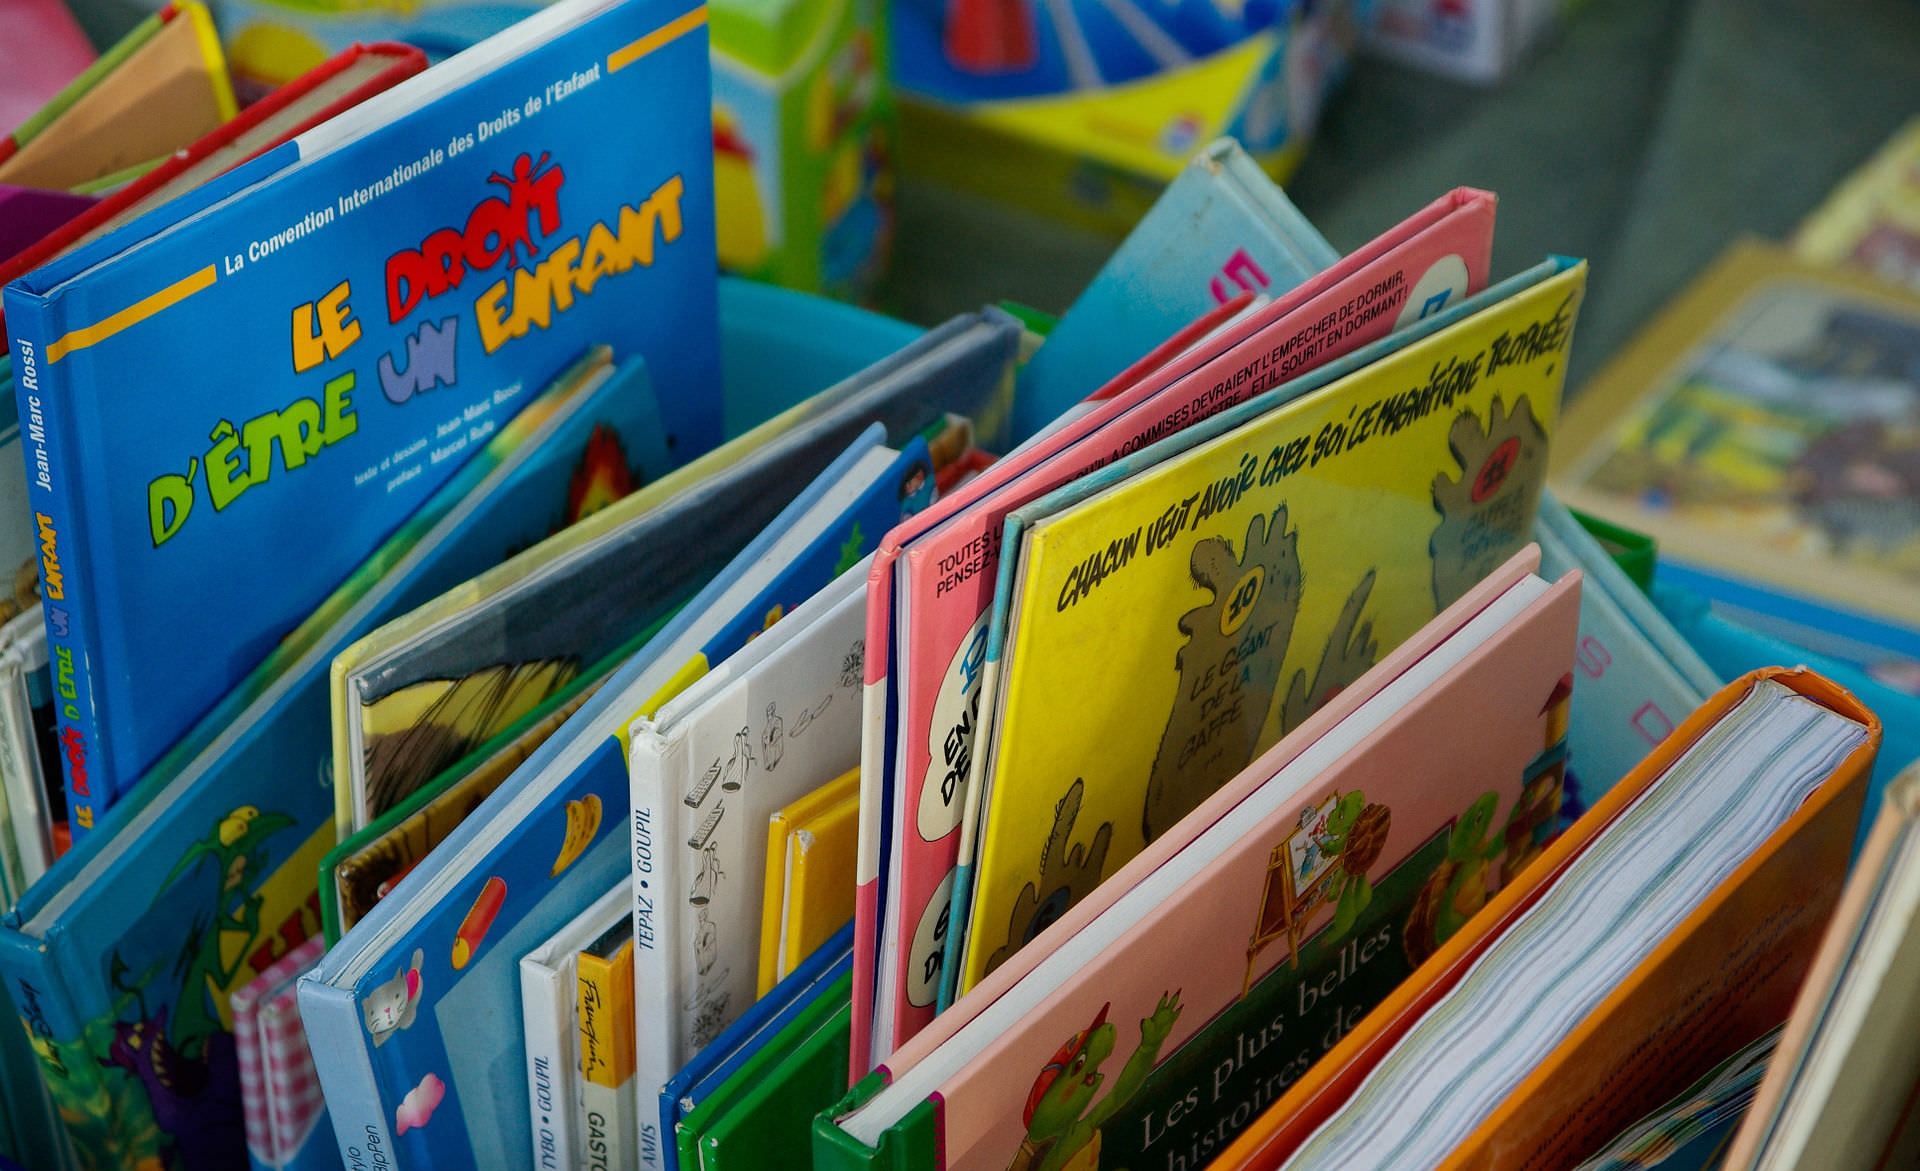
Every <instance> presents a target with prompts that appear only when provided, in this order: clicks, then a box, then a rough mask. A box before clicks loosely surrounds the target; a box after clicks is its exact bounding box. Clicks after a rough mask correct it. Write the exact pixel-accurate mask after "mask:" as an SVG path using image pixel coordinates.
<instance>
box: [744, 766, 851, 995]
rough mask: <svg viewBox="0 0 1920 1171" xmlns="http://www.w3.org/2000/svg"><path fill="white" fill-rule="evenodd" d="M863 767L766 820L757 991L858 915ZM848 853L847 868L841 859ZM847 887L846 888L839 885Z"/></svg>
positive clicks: (767, 987) (764, 989)
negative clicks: (856, 859)
mask: <svg viewBox="0 0 1920 1171" xmlns="http://www.w3.org/2000/svg"><path fill="white" fill-rule="evenodd" d="M859 804H860V770H859V769H853V770H851V771H849V772H847V773H846V774H844V775H842V776H839V777H836V778H834V779H833V780H831V781H828V782H827V783H826V784H824V785H822V786H820V787H819V788H818V789H815V790H814V791H813V792H811V793H808V794H807V795H806V796H804V797H802V798H800V800H798V801H795V802H794V803H793V804H791V805H789V806H787V807H786V808H785V809H781V810H779V811H777V812H776V813H774V815H773V816H772V817H771V818H769V819H768V820H767V873H766V885H765V888H764V889H763V892H762V898H761V903H760V907H761V910H760V991H759V995H761V996H765V995H766V994H767V993H768V992H769V991H771V990H772V989H773V986H774V985H775V984H777V983H779V982H780V979H781V977H783V976H785V975H786V974H787V973H788V972H791V971H792V970H793V969H794V968H796V967H798V966H799V963H800V961H801V960H803V959H805V958H807V957H808V956H809V955H812V954H813V950H814V948H816V947H819V946H820V944H822V943H824V942H826V939H827V937H828V936H829V935H832V934H833V933H834V932H835V931H838V930H839V929H840V928H842V927H844V926H846V924H847V921H848V920H850V919H852V918H853V850H854V830H855V822H856V820H857V818H856V814H857V812H858V809H859ZM841 855H844V856H845V857H844V862H845V866H844V870H845V873H844V874H841V873H840V869H842V868H840V867H838V866H837V865H836V864H837V863H838V862H840V861H842V858H841ZM842 887H844V888H845V889H844V890H842V889H841V888H842Z"/></svg>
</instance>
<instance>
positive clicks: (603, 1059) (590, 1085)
mask: <svg viewBox="0 0 1920 1171" xmlns="http://www.w3.org/2000/svg"><path fill="white" fill-rule="evenodd" d="M574 965H575V968H576V972H577V974H576V982H577V984H578V987H579V998H578V1000H577V1001H576V1005H575V1024H576V1026H577V1030H578V1034H579V1036H578V1040H577V1042H576V1044H577V1049H578V1052H579V1055H580V1069H579V1072H578V1074H577V1075H576V1080H575V1084H576V1086H577V1087H578V1090H579V1094H578V1109H577V1116H578V1119H579V1130H578V1131H577V1132H576V1133H575V1137H576V1139H577V1140H578V1144H579V1150H580V1153H581V1155H582V1156H583V1159H582V1160H581V1161H582V1162H583V1163H584V1165H586V1166H588V1167H631V1166H633V1165H634V1162H635V1161H636V1160H637V1159H638V1158H639V1134H640V1129H639V1120H640V1099H639V1097H638V1096H636V1095H635V1093H634V1091H633V1086H632V1085H631V1084H630V1083H631V1082H632V1081H633V1033H634V1018H633V1007H634V1006H633V1001H634V989H633V930H632V928H631V927H629V926H628V924H627V923H625V922H617V923H613V924H610V925H609V926H608V927H607V929H606V930H605V931H603V932H601V933H600V936H599V938H597V939H595V940H594V941H593V942H592V943H590V944H588V945H587V946H586V947H584V948H582V949H580V954H579V955H578V956H576V957H575V958H574Z"/></svg>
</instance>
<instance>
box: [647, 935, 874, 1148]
mask: <svg viewBox="0 0 1920 1171" xmlns="http://www.w3.org/2000/svg"><path fill="white" fill-rule="evenodd" d="M851 969H852V957H851V956H848V957H847V958H846V959H845V960H843V961H842V962H841V963H840V964H839V965H837V974H836V978H835V979H834V980H833V982H832V983H831V984H829V985H825V986H823V987H821V988H820V990H819V993H818V995H816V996H814V997H813V998H812V999H811V1000H810V1001H809V1002H808V1003H806V1004H805V1005H804V1009H805V1011H804V1012H801V1013H797V1014H795V1015H794V1017H793V1019H792V1020H791V1021H789V1022H787V1023H785V1024H784V1025H783V1026H782V1027H781V1029H780V1032H779V1034H778V1035H776V1036H775V1037H773V1038H772V1039H770V1040H769V1041H768V1042H767V1044H766V1045H765V1046H764V1047H762V1048H761V1049H760V1050H758V1051H757V1052H756V1053H754V1054H753V1056H752V1057H751V1058H750V1059H749V1060H748V1061H746V1062H745V1063H743V1064H742V1065H741V1066H740V1068H739V1069H738V1070H737V1071H736V1072H735V1073H734V1074H733V1075H732V1076H731V1077H729V1078H728V1079H727V1081H726V1083H725V1084H724V1085H723V1086H721V1087H720V1089H719V1090H718V1091H716V1092H715V1093H714V1094H712V1095H711V1096H709V1097H708V1098H707V1099H706V1100H704V1101H702V1102H701V1103H700V1105H699V1106H697V1107H695V1108H694V1109H693V1110H691V1111H689V1112H688V1113H687V1117H686V1120H685V1121H684V1122H683V1123H682V1124H681V1128H680V1132H679V1135H678V1139H679V1143H680V1166H682V1167H688V1168H691V1167H696V1166H697V1167H699V1168H701V1169H702V1171H708V1169H711V1171H733V1169H734V1168H756V1167H777V1166H780V1165H782V1164H783V1163H786V1162H789V1161H798V1160H800V1159H803V1158H804V1155H803V1154H801V1152H804V1151H805V1150H806V1149H807V1143H808V1139H809V1132H810V1129H811V1127H812V1124H813V1116H814V1115H816V1114H818V1113H819V1112H820V1111H822V1110H824V1109H826V1108H827V1107H828V1106H830V1105H832V1104H833V1103H834V1101H835V1100H836V1099H838V1098H839V1097H840V1096H841V1094H843V1093H844V1092H845V1091H846V1088H847V1080H846V1069H847V1042H848V1040H849V1034H850V1033H851V1025H852V1009H853V1006H852V1004H851V1003H849V1001H848V998H847V994H848V992H849V989H850V985H851V983H852V970H851Z"/></svg>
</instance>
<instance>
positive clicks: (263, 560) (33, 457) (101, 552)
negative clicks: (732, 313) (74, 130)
mask: <svg viewBox="0 0 1920 1171" xmlns="http://www.w3.org/2000/svg"><path fill="white" fill-rule="evenodd" d="M706 95H707V45H706V35H705V9H704V8H701V7H698V6H695V5H694V4H692V3H691V2H690V0H564V2H563V3H560V4H557V5H555V6H554V7H552V8H550V9H548V10H546V11H544V12H542V13H539V14H537V15H536V16H534V17H532V18H530V19H529V20H527V21H526V22H524V23H522V24H520V25H517V26H515V27H514V28H512V29H510V30H508V31H506V32H504V33H502V34H500V35H499V36H498V37H495V38H493V39H492V40H489V41H487V42H485V43H484V44H481V45H478V46H475V48H474V49H473V50H471V51H470V52H467V53H463V54H461V55H460V56H458V57H455V58H453V59H451V60H449V61H447V62H445V63H444V64H442V65H440V66H436V67H435V68H433V69H431V70H428V71H427V72H426V73H423V74H421V75H419V76H417V77H415V78H413V79H411V80H409V81H408V82H405V83H403V84H401V85H400V86H396V87H395V88H394V89H392V90H389V91H388V92H387V93H385V94H383V95H381V96H379V97H376V98H374V99H372V100H371V101H369V102H366V103H364V104H362V105H361V106H359V107H356V108H355V109H354V110H353V111H350V112H349V113H347V114H345V115H343V116H341V117H339V118H335V119H333V120H331V121H328V122H326V123H324V124H322V125H321V126H320V127H318V128H316V129H314V130H312V131H310V132H308V133H307V134H304V135H301V136H300V137H298V138H296V139H295V140H294V141H293V142H291V143H289V144H287V146H285V147H283V148H281V149H280V150H279V151H276V152H272V154H271V156H270V157H268V158H265V159H263V160H261V161H260V162H259V163H257V164H254V165H251V166H249V167H245V168H241V169H240V170H239V171H236V172H235V173H234V175H233V176H231V177H230V181H227V182H223V183H221V184H218V185H216V187H215V189H214V190H213V191H211V192H209V193H207V194H206V195H204V196H203V197H201V198H198V199H196V200H194V201H193V203H192V204H190V205H189V208H188V210H185V211H183V210H181V209H168V210H166V211H163V212H161V213H158V214H156V215H155V216H151V217H144V218H142V219H141V220H138V221H136V222H135V223H133V224H130V225H128V226H127V227H126V228H124V229H122V230H121V231H119V232H116V233H113V234H111V235H110V236H108V237H107V238H105V239H103V240H101V241H99V242H98V243H97V244H96V245H93V246H90V247H88V248H83V249H80V250H78V251H77V252H75V253H73V254H72V255H70V256H68V257H66V258H63V259H61V260H59V261H56V262H54V263H53V264H51V265H49V266H47V267H45V268H43V269H40V270H38V271H36V272H33V273H30V274H28V275H27V276H26V277H24V278H22V279H21V280H20V281H18V282H16V283H15V284H14V285H12V286H10V287H9V288H8V289H7V292H6V313H7V321H8V325H9V329H10V330H11V332H12V335H13V342H14V346H13V353H14V356H15V360H16V369H17V373H18V379H17V383H18V385H17V391H16V393H17V397H18V401H19V406H20V412H21V418H22V420H23V422H24V423H25V424H26V426H27V428H28V440H29V441H28V443H27V444H26V451H25V463H26V468H27V477H28V480H29V482H30V483H31V485H32V502H33V507H34V509H35V512H36V516H37V520H38V525H39V536H40V542H41V545H42V550H43V553H42V558H41V576H42V580H43V586H44V589H45V591H46V598H47V601H48V603H49V604H48V606H47V610H46V615H47V625H48V633H49V637H50V640H51V641H52V644H53V648H52V650H53V656H54V660H55V662H56V663H57V664H58V666H59V674H60V676H61V680H62V694H63V698H64V699H65V702H64V703H63V705H62V708H61V712H60V721H61V724H60V734H61V737H62V741H63V743H64V745H65V747H66V753H65V756H66V765H67V769H66V771H67V780H68V785H69V790H70V797H71V807H72V811H73V822H74V829H75V833H76V835H77V836H78V835H83V834H84V833H86V832H87V831H88V830H89V829H91V827H92V825H93V824H94V822H95V821H96V820H97V819H98V816H99V814H100V813H101V812H102V811H103V810H104V809H105V808H106V807H107V806H109V805H111V804H112V802H113V801H115V800H117V799H118V798H119V796H120V795H121V794H123V793H125V792H126V791H127V790H128V789H129V788H130V787H131V786H132V784H133V783H134V781H136V780H137V779H139V778H140V777H141V776H143V775H144V774H145V773H146V771H147V770H148V768H149V767H150V766H151V765H152V764H153V763H154V762H155V761H156V760H157V759H158V758H159V757H160V756H161V754H162V753H164V752H165V751H166V750H167V749H168V748H169V746H171V745H172V744H174V742H175V741H177V740H178V739H179V738H180V737H181V736H182V735H183V734H184V733H186V732H187V731H188V730H189V729H190V728H191V727H192V726H193V725H194V723H195V721H196V720H197V719H198V718H199V717H200V716H202V715H203V714H204V713H205V712H206V711H207V710H208V709H209V708H210V707H211V706H212V705H213V704H214V703H215V702H217V701H218V700H219V699H220V698H221V696H223V695H225V694H227V692H228V691H230V690H231V689H232V687H233V686H234V684H236V683H237V682H238V681H239V680H240V679H241V678H243V677H245V676H246V674H247V673H248V671H249V670H250V669H251V668H253V666H254V665H255V664H256V663H258V662H260V661H261V660H262V659H263V658H264V657H265V656H266V655H267V653H268V652H269V650H271V649H272V648H273V647H274V646H275V644H276V643H277V642H278V641H279V640H280V639H281V638H282V637H283V636H284V635H285V634H286V633H287V632H288V631H289V630H291V629H292V628H293V627H294V626H295V625H296V624H297V623H299V622H300V621H301V620H302V619H303V618H304V617H305V616H306V615H307V614H308V613H309V612H310V611H312V609H313V608H314V607H315V606H316V605H318V604H319V603H320V602H321V601H322V600H323V599H324V598H326V597H327V596H328V594H329V592H330V591H331V590H332V589H333V588H334V587H335V586H337V585H338V584H339V583H340V582H341V581H343V580H345V579H346V577H347V576H348V574H350V573H351V572H352V571H353V570H354V568H355V567H356V566H357V565H359V564H360V563H361V561H362V560H364V559H365V557H366V556H367V555H368V554H369V553H370V552H371V551H372V550H373V549H375V548H376V547H378V545H379V544H380V542H381V541H382V540H384V539H385V538H386V537H387V536H388V535H389V534H391V533H392V532H393V531H394V530H395V529H396V528H397V527H398V526H399V525H400V524H401V523H402V522H403V521H404V520H405V519H406V518H407V517H408V516H409V515H411V514H412V513H413V512H414V510H415V509H417V508H418V507H419V506H420V505H421V504H422V503H423V502H425V501H426V500H427V499H429V498H430V497H431V496H432V494H433V493H434V491H435V490H436V489H437V488H438V487H439V486H441V485H442V484H444V483H446V482H447V481H448V479H449V477H450V476H452V475H453V474H454V472H455V471H457V470H458V469H459V467H460V466H461V464H462V463H463V462H464V460H465V459H466V457H467V455H468V454H470V453H471V450H472V447H473V446H474V445H473V444H472V443H471V442H470V441H468V440H466V439H465V438H464V437H466V436H468V435H469V434H470V433H471V432H472V429H473V428H474V427H476V426H479V425H492V426H499V425H502V424H504V423H505V422H506V421H507V420H508V419H510V418H511V417H512V415H513V412H514V411H515V410H516V409H517V408H518V407H519V406H520V405H521V404H522V403H524V402H525V401H526V400H527V398H529V397H531V391H532V390H534V389H536V388H538V387H540V386H543V385H545V384H546V383H547V382H548V381H549V380H551V379H552V378H553V377H554V376H555V375H556V374H557V373H558V372H559V371H560V370H561V369H562V368H563V367H564V366H565V365H566V364H567V363H568V362H570V361H572V360H573V358H574V357H576V356H577V355H578V354H579V353H580V352H581V350H583V349H584V348H585V347H586V346H587V345H589V344H592V343H596V342H603V341H604V342H606V343H609V344H612V345H613V346H614V348H615V353H616V357H617V358H619V359H622V360H624V359H625V358H627V357H629V356H635V355H637V356H641V357H644V358H645V360H646V364H647V367H648V369H649V371H650V372H651V374H652V377H653V380H654V384H655V386H656V387H658V388H659V389H660V417H661V420H662V423H663V425H664V427H665V429H666V439H667V442H668V444H669V447H670V448H671V450H672V451H673V452H674V453H675V455H676V456H677V457H678V458H680V459H683V460H684V459H686V458H690V457H691V456H692V455H695V454H698V453H699V452H701V451H703V450H705V449H707V448H710V447H712V446H713V445H714V444H715V443H717V442H718V441H719V439H720V437H721V420H720V408H719V403H718V397H717V396H716V395H715V394H714V393H713V387H714V386H715V385H717V383H718V380H719V373H720V372H719V353H718V349H719V342H718V337H717V329H716V325H715V294H714V287H715V286H714V281H715V277H714V234H713V233H714V228H713V216H712V210H711V209H712V203H713V193H712V181H711V171H712V142H711V137H710V134H709V130H710V126H709V114H708V102H707V96H706ZM616 127H617V128H618V130H617V136H616V137H610V134H613V131H614V128H616ZM610 144H611V145H610Z"/></svg>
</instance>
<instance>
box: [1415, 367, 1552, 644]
mask: <svg viewBox="0 0 1920 1171" xmlns="http://www.w3.org/2000/svg"><path fill="white" fill-rule="evenodd" d="M1487 414H1488V418H1487V425H1486V429H1485V430H1482V429H1481V427H1480V420H1479V419H1478V418H1476V417H1475V416H1474V414H1473V412H1471V411H1462V412H1461V413H1460V415H1459V417H1458V418H1456V419H1454V421H1453V427H1452V429H1451V430H1450V431H1448V433H1447V447H1448V449H1449V450H1450V451H1451V452H1452V453H1453V458H1454V459H1455V460H1456V461H1457V462H1458V464H1459V467H1460V478H1459V479H1457V480H1454V479H1449V478H1448V477H1447V475H1446V473H1444V472H1442V473H1441V474H1439V475H1436V476H1435V477H1434V478H1433V508H1434V511H1436V512H1438V513H1439V514H1440V523H1439V525H1438V526H1436V527H1435V529H1434V531H1433V536H1432V537H1431V538H1429V540H1428V545H1427V547H1428V549H1429V551H1431V553H1432V554H1433V603H1434V608H1435V609H1436V610H1443V609H1445V608H1446V607H1448V606H1450V605H1452V604H1453V603H1454V602H1455V601H1457V600H1458V599H1459V598H1460V596H1461V595H1462V594H1465V593H1466V592H1467V591H1468V590H1469V589H1472V588H1473V587H1474V586H1476V585H1478V584H1480V582H1481V580H1482V579H1484V578H1485V577H1486V576H1487V575H1488V574H1489V573H1492V572H1493V571H1494V570H1495V569H1498V568H1499V567H1500V563H1501V562H1503V561H1505V560H1506V559H1507V558H1509V557H1511V556H1513V554H1514V553H1515V552H1517V551H1518V550H1519V549H1520V548H1521V547H1522V546H1523V545H1525V544H1526V542H1527V535H1528V533H1529V532H1530V531H1531V529H1532V526H1533V512H1534V506H1535V505H1536V504H1537V503H1538V501H1539V499H1540V487H1541V485H1542V484H1544V483H1545V482H1546V475H1547V433H1546V430H1545V429H1544V428H1542V427H1541V426H1540V421H1539V419H1538V418H1536V417H1535V416H1534V413H1533V404H1532V403H1531V402H1529V401H1528V400H1527V398H1526V396H1525V395H1522V396H1521V397H1520V399H1519V401H1518V402H1517V403H1516V404H1515V405H1514V406H1513V407H1512V408H1511V409H1508V408H1507V407H1506V406H1505V405H1504V404H1503V403H1502V402H1501V400H1500V398H1499V396H1497V395H1496V396H1495V397H1494V400H1493V402H1492V403H1491V404H1490V405H1489V407H1488V412H1487Z"/></svg>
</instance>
